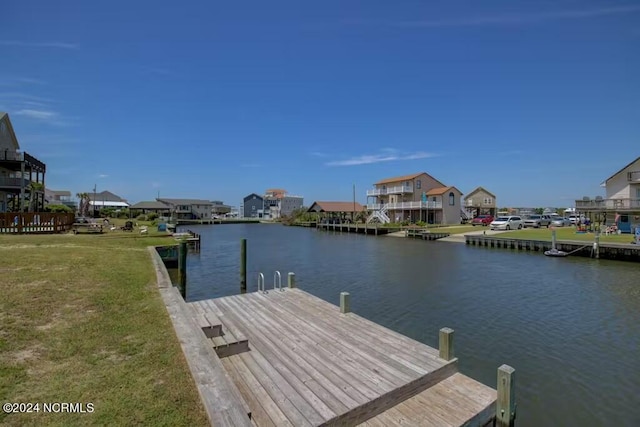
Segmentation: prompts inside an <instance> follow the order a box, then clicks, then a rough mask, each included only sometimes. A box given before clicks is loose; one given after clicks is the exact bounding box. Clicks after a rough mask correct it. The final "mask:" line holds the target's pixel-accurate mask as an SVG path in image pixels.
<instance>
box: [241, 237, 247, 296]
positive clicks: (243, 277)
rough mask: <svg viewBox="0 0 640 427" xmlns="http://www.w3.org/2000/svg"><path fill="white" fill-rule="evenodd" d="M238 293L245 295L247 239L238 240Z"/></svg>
mask: <svg viewBox="0 0 640 427" xmlns="http://www.w3.org/2000/svg"><path fill="white" fill-rule="evenodd" d="M240 293H241V294H245V293H247V239H242V240H240Z"/></svg>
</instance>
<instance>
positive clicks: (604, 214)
mask: <svg viewBox="0 0 640 427" xmlns="http://www.w3.org/2000/svg"><path fill="white" fill-rule="evenodd" d="M600 186H601V187H604V188H605V194H606V196H605V197H604V198H603V197H602V196H597V197H595V198H593V199H592V198H590V197H583V198H582V200H576V210H577V211H578V212H579V213H580V214H581V215H587V216H590V217H592V219H594V220H595V221H596V222H603V223H605V224H613V223H615V224H616V225H617V227H618V229H619V230H620V231H621V232H623V233H631V232H632V230H633V229H634V228H635V227H638V226H640V157H638V158H636V159H635V160H633V161H632V162H631V163H629V164H628V165H626V166H624V167H623V168H622V169H620V170H619V171H617V172H616V173H614V174H613V175H611V176H610V177H609V178H607V179H606V180H605V181H604V182H603V183H602V184H600ZM594 217H595V218H594Z"/></svg>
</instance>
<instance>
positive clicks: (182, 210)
mask: <svg viewBox="0 0 640 427" xmlns="http://www.w3.org/2000/svg"><path fill="white" fill-rule="evenodd" d="M156 200H157V201H158V202H161V203H164V204H165V205H167V206H168V207H169V210H170V212H172V213H173V214H174V215H175V218H176V219H210V218H211V209H212V207H213V203H211V202H210V201H209V200H203V199H167V198H164V197H163V198H158V199H156Z"/></svg>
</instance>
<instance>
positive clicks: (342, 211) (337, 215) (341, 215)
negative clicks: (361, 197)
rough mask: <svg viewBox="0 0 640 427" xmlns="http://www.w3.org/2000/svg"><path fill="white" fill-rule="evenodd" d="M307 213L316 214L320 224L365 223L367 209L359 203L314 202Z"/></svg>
mask: <svg viewBox="0 0 640 427" xmlns="http://www.w3.org/2000/svg"><path fill="white" fill-rule="evenodd" d="M307 212H311V213H315V214H316V221H317V222H318V223H321V222H328V221H332V222H331V223H335V222H336V221H337V223H345V222H352V223H353V222H356V221H361V220H362V221H363V220H364V218H365V217H366V209H365V207H364V206H362V205H361V204H360V203H358V202H323V201H316V202H313V204H312V205H311V207H309V209H307Z"/></svg>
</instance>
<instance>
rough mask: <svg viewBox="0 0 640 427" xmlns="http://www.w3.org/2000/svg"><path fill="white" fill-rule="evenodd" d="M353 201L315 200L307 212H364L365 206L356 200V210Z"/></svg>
mask: <svg viewBox="0 0 640 427" xmlns="http://www.w3.org/2000/svg"><path fill="white" fill-rule="evenodd" d="M353 208H354V203H353V202H321V201H319V202H313V204H312V205H311V207H310V208H309V209H307V212H362V211H363V210H365V209H364V206H362V205H361V204H360V203H358V202H355V211H354V210H353Z"/></svg>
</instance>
